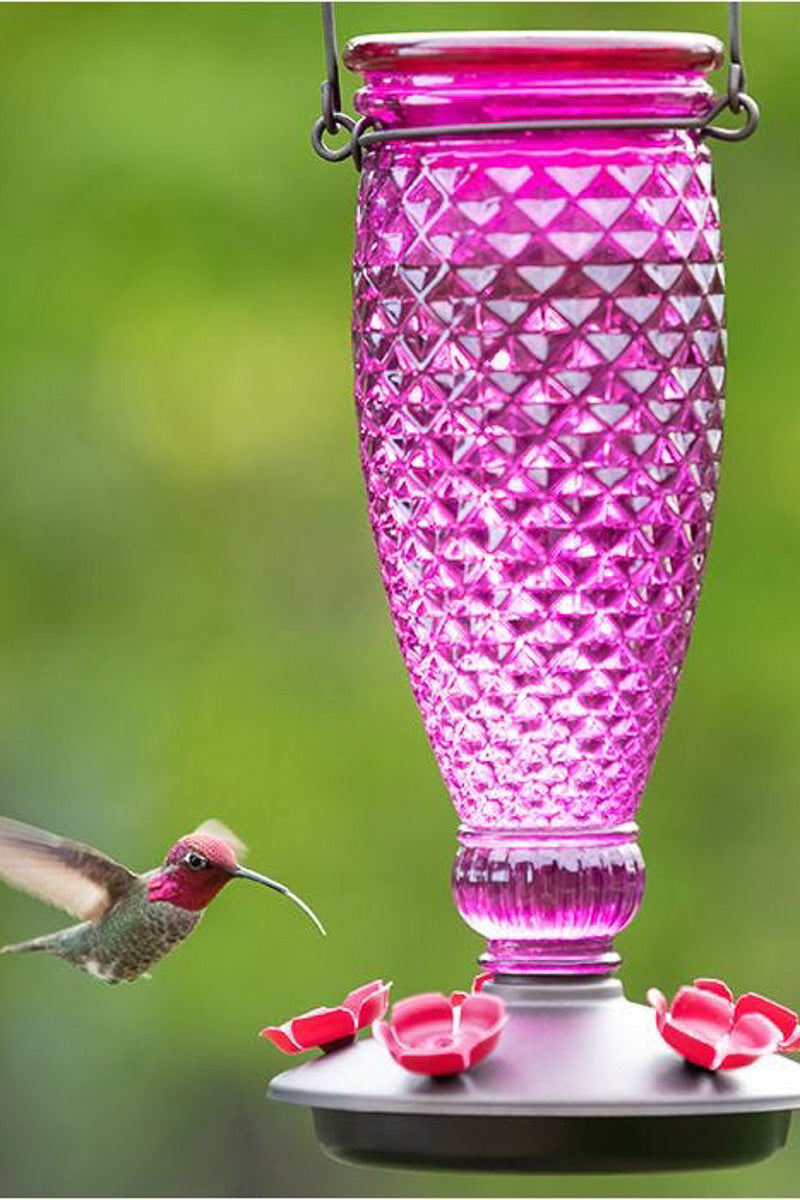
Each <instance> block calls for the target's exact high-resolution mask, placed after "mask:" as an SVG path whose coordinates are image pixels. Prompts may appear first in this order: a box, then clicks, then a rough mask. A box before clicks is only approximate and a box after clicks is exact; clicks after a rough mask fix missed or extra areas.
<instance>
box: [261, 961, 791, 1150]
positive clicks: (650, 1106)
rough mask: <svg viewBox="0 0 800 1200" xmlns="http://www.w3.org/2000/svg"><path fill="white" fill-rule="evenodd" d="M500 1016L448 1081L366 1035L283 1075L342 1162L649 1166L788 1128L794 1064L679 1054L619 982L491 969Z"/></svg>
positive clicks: (766, 1142) (280, 1096)
mask: <svg viewBox="0 0 800 1200" xmlns="http://www.w3.org/2000/svg"><path fill="white" fill-rule="evenodd" d="M486 990H487V991H490V992H492V993H494V994H495V995H498V996H501V997H502V998H503V1000H504V1001H505V1003H506V1005H507V1008H508V1011H509V1022H508V1025H507V1027H506V1029H505V1030H504V1031H503V1035H502V1037H501V1039H500V1042H499V1044H498V1046H497V1049H496V1050H495V1051H494V1052H493V1053H492V1055H491V1056H490V1057H489V1058H488V1059H487V1060H486V1061H485V1062H484V1063H482V1064H481V1065H480V1066H479V1067H477V1068H475V1069H474V1070H473V1071H469V1072H467V1073H465V1074H464V1075H458V1076H454V1077H451V1078H448V1079H429V1078H427V1077H425V1076H421V1075H413V1074H410V1073H409V1072H407V1071H404V1070H403V1069H402V1068H401V1067H399V1066H398V1065H397V1064H396V1063H395V1062H394V1061H393V1060H392V1059H391V1058H390V1057H389V1055H388V1053H387V1052H386V1050H385V1049H384V1048H383V1047H382V1046H380V1045H379V1044H378V1043H377V1042H376V1041H374V1040H373V1039H368V1040H362V1041H360V1042H357V1043H355V1044H354V1045H353V1046H351V1047H349V1048H348V1049H346V1050H340V1051H335V1052H334V1053H332V1054H329V1055H326V1056H324V1057H322V1058H319V1059H316V1060H315V1061H313V1062H307V1063H304V1064H303V1065H302V1066H300V1067H297V1068H295V1069H294V1070H292V1071H286V1072H284V1073H283V1074H282V1075H279V1076H277V1078H275V1079H274V1080H273V1081H272V1084H271V1086H270V1095H271V1096H272V1097H273V1098H274V1099H276V1100H282V1101H285V1102H288V1103H291V1104H301V1105H305V1106H307V1107H309V1108H311V1109H312V1110H313V1113H314V1123H315V1126H316V1131H317V1137H318V1139H319V1141H320V1144H321V1145H322V1147H323V1149H324V1150H325V1151H326V1152H328V1153H329V1154H331V1155H333V1156H334V1157H336V1158H338V1159H341V1160H344V1161H346V1162H355V1163H369V1164H373V1165H383V1166H394V1167H397V1166H406V1167H415V1168H431V1167H433V1168H436V1167H439V1168H443V1169H449V1170H483V1171H502V1170H507V1171H540V1172H547V1173H554V1172H587V1171H591V1172H602V1171H606V1172H622V1171H627V1172H644V1171H675V1170H699V1169H701V1168H704V1167H724V1166H736V1165H739V1164H743V1163H749V1162H756V1161H758V1160H759V1159H762V1158H766V1157H767V1156H768V1155H770V1154H772V1153H773V1152H774V1151H775V1150H778V1149H780V1147H781V1146H783V1145H784V1143H785V1141H786V1137H787V1134H788V1131H789V1123H790V1120H791V1112H792V1110H793V1109H794V1108H797V1107H800V1065H798V1064H796V1063H794V1062H791V1061H789V1060H788V1059H786V1058H782V1057H779V1056H775V1055H773V1056H770V1057H769V1058H765V1059H761V1060H760V1061H759V1062H756V1063H753V1064H752V1065H751V1066H749V1067H744V1068H742V1069H741V1070H738V1071H731V1072H718V1073H716V1074H713V1073H711V1072H708V1071H703V1070H699V1069H697V1068H694V1067H691V1066H688V1065H687V1064H685V1063H684V1062H683V1061H682V1060H681V1059H680V1058H679V1057H678V1056H677V1055H676V1054H675V1053H674V1052H673V1051H672V1050H670V1049H669V1047H668V1046H666V1045H665V1044H664V1042H663V1041H662V1040H661V1038H660V1037H659V1035H658V1033H657V1031H656V1028H655V1017H654V1014H653V1011H652V1009H650V1008H647V1007H645V1006H644V1005H640V1004H632V1003H630V1002H629V1001H628V1000H626V999H625V997H624V994H623V991H622V985H621V984H620V983H619V982H618V981H617V980H614V979H586V978H583V979H569V980H565V979H563V978H561V979H559V978H550V979H542V978H538V979H536V980H535V981H531V980H530V979H529V978H527V979H523V978H522V977H512V976H498V977H496V978H495V980H494V981H493V982H492V983H491V984H489V985H487V988H486Z"/></svg>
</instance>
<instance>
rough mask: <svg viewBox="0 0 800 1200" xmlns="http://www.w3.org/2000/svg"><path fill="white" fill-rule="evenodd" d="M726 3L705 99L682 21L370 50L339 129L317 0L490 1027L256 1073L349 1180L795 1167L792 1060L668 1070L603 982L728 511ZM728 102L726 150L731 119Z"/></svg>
mask: <svg viewBox="0 0 800 1200" xmlns="http://www.w3.org/2000/svg"><path fill="white" fill-rule="evenodd" d="M730 14H731V25H730V46H729V74H728V88H727V92H726V94H725V95H723V96H716V95H715V93H714V91H713V89H712V87H711V85H710V84H709V82H708V80H707V75H708V73H709V72H710V71H712V70H713V69H714V68H716V67H718V66H719V65H720V64H721V62H722V61H723V46H722V44H721V43H720V42H719V41H718V40H717V39H716V38H714V37H710V36H705V35H701V34H687V33H611V32H604V33H598V32H587V33H439V34H404V35H386V36H374V37H362V38H357V39H356V40H355V41H353V42H351V43H350V44H349V45H348V47H347V49H346V52H345V56H344V60H345V62H346V64H347V66H348V67H350V68H351V69H352V70H354V71H358V72H361V73H362V75H363V78H364V87H363V88H362V89H361V90H360V91H359V92H358V94H357V97H356V107H357V109H358V112H359V114H360V118H359V119H358V120H354V119H352V118H351V117H349V116H347V115H346V114H344V113H343V112H342V111H341V101H340V96H339V84H338V75H337V52H336V43H335V35H334V29H333V16H332V5H323V15H324V30H325V36H326V47H327V57H328V78H327V81H326V83H325V84H323V94H322V98H323V113H322V116H321V117H320V118H319V120H318V121H317V123H316V126H315V128H314V133H313V139H312V140H313V143H314V146H315V148H316V149H317V151H318V152H319V153H320V154H321V155H322V156H323V157H324V158H326V159H329V160H334V161H336V160H341V159H344V158H347V157H352V158H353V160H354V162H355V164H356V166H357V167H358V168H359V170H360V186H359V197H358V208H357V214H356V239H355V256H354V263H353V306H354V307H353V337H354V359H355V392H356V406H357V414H358V426H359V437H360V449H361V463H362V468H363V473H364V477H365V481H366V487H367V496H368V503H369V515H370V520H371V523H372V529H373V533H374V537H375V543H376V546H377V551H378V557H379V560H380V567H381V573H382V577H383V583H384V587H385V590H386V594H387V597H388V601H389V605H390V608H391V612H392V617H393V620H394V626H395V631H396V634H397V638H398V641H399V644H400V649H401V651H402V654H403V658H404V660H405V664H406V667H407V669H408V674H409V677H410V681H411V686H412V688H413V691H414V695H415V697H416V701H417V704H418V706H419V709H420V712H421V714H422V718H423V721H424V724H425V729H426V732H427V735H428V739H429V741H430V743H431V746H432V748H433V751H434V753H435V755H436V758H437V761H438V764H439V767H440V769H441V772H442V775H443V777H444V780H445V782H446V784H447V787H448V789H449V791H450V795H451V797H452V800H453V804H454V807H455V809H456V812H457V814H458V817H459V820H460V822H461V825H460V828H459V832H458V849H457V853H456V859H455V868H454V873H453V891H454V896H455V901H456V905H457V907H458V911H459V913H460V914H461V916H462V917H463V918H464V920H465V921H466V922H467V924H468V925H469V926H470V927H471V928H472V929H474V930H476V931H477V932H478V933H480V934H481V935H483V937H484V938H485V939H486V950H485V953H484V954H483V957H482V960H481V961H482V963H483V966H484V969H485V970H487V971H489V972H491V974H492V977H493V978H492V980H491V982H489V983H488V984H487V985H486V986H485V988H484V992H485V994H487V995H494V996H496V997H499V998H501V999H502V1000H503V1001H504V1003H505V1008H506V1010H507V1012H508V1017H509V1019H508V1023H507V1026H506V1028H505V1029H504V1031H503V1033H502V1037H501V1038H500V1041H499V1044H498V1046H497V1049H496V1050H495V1051H494V1053H493V1054H492V1056H491V1057H490V1058H487V1060H486V1061H485V1062H482V1063H481V1064H480V1066H479V1067H477V1068H476V1069H475V1070H474V1071H472V1072H470V1073H469V1074H468V1075H458V1076H454V1077H453V1078H451V1079H433V1078H431V1079H425V1078H423V1077H421V1076H419V1075H413V1074H410V1073H408V1072H405V1071H403V1069H402V1067H401V1066H398V1064H397V1063H396V1062H395V1061H394V1060H393V1058H392V1057H391V1056H390V1055H389V1054H388V1053H387V1052H386V1049H385V1047H384V1046H383V1045H381V1044H380V1042H379V1041H378V1040H377V1039H375V1038H373V1039H371V1040H366V1041H361V1042H357V1043H355V1044H354V1045H352V1046H350V1047H349V1048H347V1049H343V1050H340V1051H337V1052H336V1053H332V1054H328V1055H326V1056H324V1057H323V1058H321V1059H319V1060H318V1061H315V1062H310V1063H306V1064H304V1065H302V1066H300V1067H297V1068H295V1069H294V1070H291V1071H288V1072H285V1073H284V1074H282V1075H280V1076H278V1077H277V1078H276V1079H274V1080H273V1082H272V1085H271V1089H270V1090H271V1095H272V1096H273V1097H275V1098H276V1099H278V1100H282V1101H288V1102H290V1103H294V1104H302V1105H306V1106H309V1107H311V1108H312V1110H313V1112H314V1118H315V1124H316V1130H317V1134H318V1137H319V1139H320V1141H321V1142H322V1144H323V1145H324V1146H325V1147H326V1148H327V1149H328V1150H329V1151H331V1152H332V1153H334V1154H335V1155H337V1156H339V1157H341V1158H345V1159H347V1160H350V1161H368V1162H375V1163H387V1164H388V1163H394V1164H403V1163H404V1164H409V1165H418V1166H419V1165H438V1166H449V1167H452V1168H458V1169H469V1168H476V1169H484V1170H485V1169H511V1170H543V1171H559V1170H569V1171H593V1170H612V1171H623V1170H630V1171H634V1170H635V1171H640V1170H652V1169H677V1168H698V1167H703V1166H720V1165H726V1164H735V1163H743V1162H749V1161H754V1160H756V1159H759V1158H761V1157H764V1156H765V1155H767V1154H769V1153H771V1152H772V1151H773V1150H775V1149H776V1148H778V1147H779V1146H781V1145H782V1144H783V1143H784V1141H785V1139H786V1135H787V1131H788V1127H789V1121H790V1116H791V1111H792V1109H794V1108H795V1107H797V1106H800V1066H798V1065H796V1064H794V1063H792V1062H790V1061H788V1060H787V1059H785V1058H781V1057H778V1056H777V1055H775V1054H772V1053H769V1054H765V1055H763V1056H762V1057H760V1058H759V1060H758V1061H756V1062H752V1064H751V1065H749V1066H746V1067H743V1068H742V1069H741V1070H738V1071H732V1072H725V1073H724V1074H716V1073H713V1072H712V1071H707V1070H702V1069H699V1068H697V1067H690V1066H687V1065H686V1063H684V1062H682V1061H681V1060H680V1058H679V1057H677V1056H676V1055H675V1054H674V1052H673V1051H671V1050H670V1049H669V1047H668V1046H667V1045H665V1043H664V1041H662V1039H661V1037H660V1036H659V1032H658V1029H657V1023H656V1019H655V1017H656V1014H655V1013H654V1011H653V1009H652V1008H648V1007H646V1006H644V1005H640V1004H634V1003H631V1002H630V1001H628V1000H627V999H626V998H625V996H624V994H623V990H622V985H621V984H620V983H619V982H618V981H617V980H616V979H615V978H614V972H615V971H616V969H617V966H618V964H619V961H620V960H619V955H618V954H617V952H616V950H615V949H614V937H615V935H616V934H617V933H619V931H620V930H622V929H623V928H624V927H625V926H626V925H628V923H629V922H630V921H631V920H632V919H633V917H634V916H635V914H636V911H637V909H638V908H639V905H640V902H641V899H642V894H643V890H644V861H643V858H642V854H641V851H640V849H639V846H638V843H637V826H636V825H635V824H634V818H635V815H636V809H637V806H638V804H639V801H640V798H641V795H642V792H643V790H644V786H645V782H646V779H647V776H648V773H649V771H650V768H651V766H652V764H653V761H654V759H655V756H656V753H657V751H658V747H659V742H660V739H661V736H662V733H663V730H664V725H665V722H666V719H667V715H668V713H669V709H670V705H671V703H672V698H673V695H674V692H675V687H676V683H677V680H678V677H679V674H680V671H681V666H682V663H683V660H684V655H685V653H686V649H687V645H688V642H689V638H690V635H691V631H692V625H693V623H694V617H695V611H696V608H697V603H698V599H699V596H700V589H701V584H702V577H703V570H704V566H705V562H706V554H707V550H708V543H709V537H710V534H711V528H712V523H713V519H714V510H715V499H716V494H717V482H718V476H719V467H720V449H721V440H722V425H723V412H724V396H725V367H726V334H725V313H724V282H723V280H724V274H723V260H722V250H721V245H720V221H719V208H718V203H717V198H716V195H715V191H714V184H713V176H712V163H711V154H710V150H709V140H710V139H711V138H720V139H724V140H729V141H736V140H740V139H742V138H745V137H747V136H748V135H749V134H750V133H751V132H752V131H753V129H754V128H755V126H756V123H757V120H758V108H757V106H756V104H755V102H754V101H753V100H752V98H751V97H750V96H749V95H748V94H747V92H746V91H745V79H744V69H743V66H742V57H741V37H740V25H739V6H738V5H737V4H732V5H730ZM726 108H727V109H730V110H731V112H732V113H734V114H736V115H737V116H738V119H739V121H740V124H739V126H738V127H737V128H729V127H725V126H720V125H719V124H718V118H719V115H720V113H721V112H722V110H724V109H726ZM342 129H344V130H346V131H348V132H349V141H348V143H347V144H346V145H345V146H344V147H343V148H342V149H337V150H332V149H330V148H328V146H327V145H326V143H325V141H324V137H325V134H326V132H329V133H334V132H336V131H337V130H342ZM701 982H705V983H706V984H708V981H701ZM712 982H713V981H712ZM719 986H720V987H721V986H722V985H719ZM658 995H659V996H660V993H659V994H658ZM716 1002H718V1003H719V1004H720V1005H722V1004H723V1003H724V1004H728V1001H727V1000H723V999H722V998H720V997H717V1001H716ZM665 1003H666V1002H665V1001H664V999H663V997H661V998H660V999H659V1000H658V1004H659V1006H660V1008H659V1021H660V1022H661V1023H662V1024H663V1022H664V1021H665V1020H666V1019H667V1014H666V1010H665ZM781 1011H785V1010H781Z"/></svg>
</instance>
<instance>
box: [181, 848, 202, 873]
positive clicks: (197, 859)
mask: <svg viewBox="0 0 800 1200" xmlns="http://www.w3.org/2000/svg"><path fill="white" fill-rule="evenodd" d="M183 861H184V862H185V863H186V865H187V867H191V869H192V870H193V871H202V870H203V868H204V867H207V866H208V859H207V858H204V857H203V855H202V854H198V853H197V851H196V850H190V851H189V853H188V854H187V855H186V858H185V859H184V860H183Z"/></svg>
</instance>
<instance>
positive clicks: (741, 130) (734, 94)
mask: <svg viewBox="0 0 800 1200" xmlns="http://www.w3.org/2000/svg"><path fill="white" fill-rule="evenodd" d="M741 9H742V6H741V3H740V2H738V0H731V3H730V4H729V5H728V88H727V95H725V96H721V97H720V99H719V100H718V101H717V103H716V104H715V105H714V107H713V109H712V110H711V112H710V113H709V114H708V116H707V117H705V118H704V119H703V120H702V121H700V120H697V119H696V118H673V119H672V120H670V119H669V118H663V119H662V118H652V117H639V118H637V117H631V118H629V119H627V120H626V119H624V118H622V119H620V118H617V119H614V120H602V119H597V120H562V121H548V120H542V121H535V120H533V121H507V122H502V121H500V122H486V123H485V124H475V125H427V126H422V127H419V128H405V129H380V130H373V131H372V132H371V133H370V132H368V130H369V129H370V126H371V125H372V121H371V120H370V118H369V117H361V118H360V119H359V120H357V121H356V120H354V118H353V117H350V116H348V115H347V113H344V112H342V111H341V108H342V95H341V88H340V86H339V52H338V48H337V45H336V26H335V22H334V15H333V2H332V0H323V3H322V36H323V42H324V45H325V67H326V78H325V80H324V81H323V83H322V113H321V115H320V116H319V117H318V118H317V120H316V121H315V122H314V126H313V129H312V131H311V145H312V146H313V147H314V150H315V151H316V153H317V154H318V155H319V156H320V158H324V159H325V161H326V162H343V161H344V160H345V159H346V158H352V159H353V163H354V165H355V167H356V170H358V171H360V170H361V153H362V149H363V147H365V146H368V145H373V144H377V143H379V142H388V141H394V140H403V139H405V140H409V141H414V140H420V139H425V138H435V137H443V136H448V137H452V136H458V135H460V134H463V135H469V136H474V135H479V134H492V133H495V134H497V133H503V132H507V133H508V132H528V131H535V130H539V129H543V130H546V129H696V130H697V131H698V133H699V135H700V137H712V138H717V139H718V140H720V141H724V142H741V141H743V140H744V139H745V138H748V137H750V135H751V133H753V132H754V131H755V129H756V126H757V125H758V122H759V119H760V116H761V114H760V112H759V108H758V105H757V104H756V102H755V100H754V99H753V97H752V96H750V95H748V93H747V92H746V91H745V71H744V62H743V59H742V12H741ZM726 108H727V109H730V111H731V112H732V113H733V114H734V115H738V114H739V113H741V112H742V111H744V113H745V122H744V124H743V125H740V126H739V127H738V128H728V127H726V126H725V125H714V124H713V122H714V121H715V120H716V118H717V117H718V116H719V115H720V113H722V112H724V111H725V109H726ZM341 130H346V131H347V132H348V133H349V135H350V136H349V138H348V140H347V141H346V142H345V143H344V144H343V145H342V146H340V147H339V148H338V149H331V148H330V147H329V146H326V145H325V141H324V135H325V134H326V133H328V134H331V135H333V134H336V133H339V132H340V131H341Z"/></svg>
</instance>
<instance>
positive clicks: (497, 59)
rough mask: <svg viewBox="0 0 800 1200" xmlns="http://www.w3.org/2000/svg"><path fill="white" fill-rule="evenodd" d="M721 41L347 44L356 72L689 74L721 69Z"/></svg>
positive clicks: (434, 36)
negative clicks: (461, 69)
mask: <svg viewBox="0 0 800 1200" xmlns="http://www.w3.org/2000/svg"><path fill="white" fill-rule="evenodd" d="M724 55H725V50H724V46H723V44H722V42H721V41H720V40H719V38H716V37H713V36H712V35H711V34H702V33H670V32H661V31H657V32H656V31H617V30H583V31H577V30H568V31H561V30H551V31H536V32H531V31H519V32H515V31H497V30H495V31H487V32H482V31H479V30H474V31H463V32H441V33H399V34H376V35H373V34H370V35H366V36H362V37H357V38H354V39H353V40H352V41H350V42H348V43H347V46H346V47H345V51H344V62H345V64H346V66H347V67H348V68H349V69H350V70H351V71H363V72H371V71H391V72H392V73H406V72H411V71H414V72H436V71H439V70H441V69H442V68H444V67H456V68H457V67H464V68H469V69H471V70H473V69H474V70H486V71H497V70H503V69H507V70H536V69H538V70H541V71H560V70H566V71H576V72H596V71H613V72H614V73H616V72H629V71H633V72H636V71H642V72H653V71H656V72H661V71H686V72H696V73H700V74H706V73H708V72H709V71H713V70H714V69H715V68H717V67H719V66H720V65H721V63H722V61H723V59H724Z"/></svg>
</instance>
